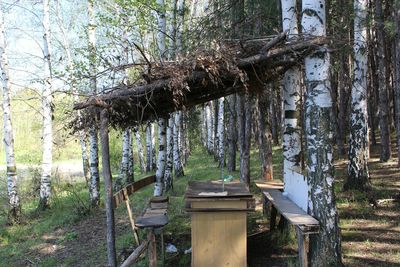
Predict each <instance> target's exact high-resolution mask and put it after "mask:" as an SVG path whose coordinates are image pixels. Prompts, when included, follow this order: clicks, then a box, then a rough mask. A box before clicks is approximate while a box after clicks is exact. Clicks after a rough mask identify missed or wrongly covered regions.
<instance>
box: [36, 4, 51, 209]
mask: <svg viewBox="0 0 400 267" xmlns="http://www.w3.org/2000/svg"><path fill="white" fill-rule="evenodd" d="M43 27H44V35H43V56H44V88H43V93H42V114H43V159H42V176H41V179H40V202H39V207H40V208H41V209H46V208H47V207H48V206H49V202H48V201H49V198H50V195H51V185H50V184H51V168H52V161H53V158H52V150H53V129H52V94H51V90H52V77H51V76H52V73H51V61H50V56H51V44H50V14H49V1H48V0H43Z"/></svg>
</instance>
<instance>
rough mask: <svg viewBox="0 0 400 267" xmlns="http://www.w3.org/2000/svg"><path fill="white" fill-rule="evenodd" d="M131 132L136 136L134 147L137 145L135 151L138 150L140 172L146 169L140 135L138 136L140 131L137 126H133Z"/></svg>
mask: <svg viewBox="0 0 400 267" xmlns="http://www.w3.org/2000/svg"><path fill="white" fill-rule="evenodd" d="M133 132H134V134H135V137H136V147H137V152H138V162H139V167H140V172H141V173H144V172H145V170H146V166H145V165H146V164H145V161H144V155H143V146H142V137H141V136H140V132H139V129H138V127H137V126H136V127H134V128H133Z"/></svg>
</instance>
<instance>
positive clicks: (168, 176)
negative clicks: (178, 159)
mask: <svg viewBox="0 0 400 267" xmlns="http://www.w3.org/2000/svg"><path fill="white" fill-rule="evenodd" d="M173 129H174V116H173V115H172V114H171V115H170V118H169V119H168V125H167V140H166V143H167V148H166V164H165V172H164V188H165V192H167V191H169V190H170V189H172V188H173V176H172V161H173V157H174V153H173V152H174V151H173V146H174V136H173Z"/></svg>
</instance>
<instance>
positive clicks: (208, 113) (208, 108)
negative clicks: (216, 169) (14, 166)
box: [205, 102, 214, 155]
mask: <svg viewBox="0 0 400 267" xmlns="http://www.w3.org/2000/svg"><path fill="white" fill-rule="evenodd" d="M205 112H206V121H207V151H208V154H210V155H211V154H212V153H213V149H214V139H213V127H212V125H213V122H212V113H211V102H208V103H206V106H205Z"/></svg>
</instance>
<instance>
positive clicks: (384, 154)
mask: <svg viewBox="0 0 400 267" xmlns="http://www.w3.org/2000/svg"><path fill="white" fill-rule="evenodd" d="M375 12H376V37H377V40H379V45H378V51H377V52H378V54H377V57H378V67H379V71H378V82H379V111H380V112H379V126H380V130H381V156H380V159H381V161H383V162H386V161H388V160H389V159H390V157H391V148H390V120H389V116H390V115H389V108H390V107H389V100H388V89H387V88H386V74H387V70H386V63H385V39H384V38H385V36H384V32H383V31H384V22H383V12H382V0H375Z"/></svg>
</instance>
